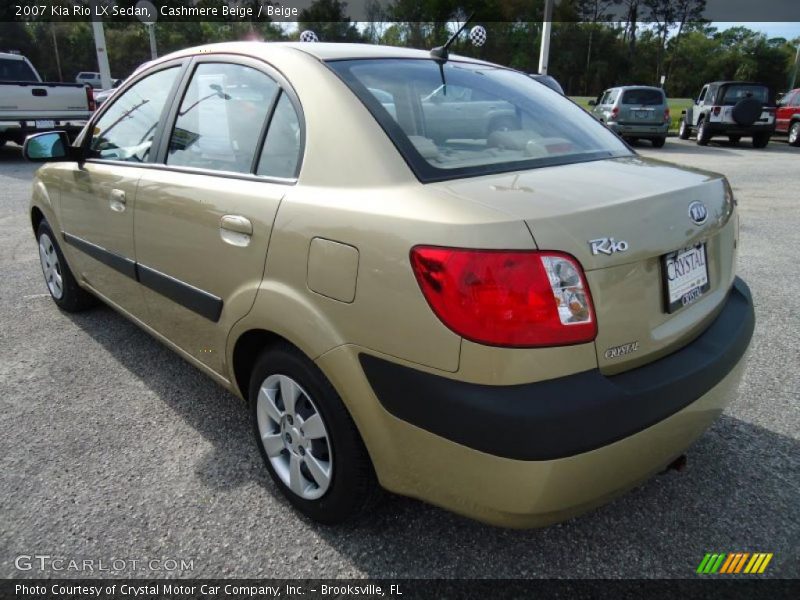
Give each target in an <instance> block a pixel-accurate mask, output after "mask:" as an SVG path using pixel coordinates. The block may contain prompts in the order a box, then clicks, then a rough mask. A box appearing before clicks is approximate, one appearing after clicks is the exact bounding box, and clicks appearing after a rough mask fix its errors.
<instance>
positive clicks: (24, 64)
mask: <svg viewBox="0 0 800 600" xmlns="http://www.w3.org/2000/svg"><path fill="white" fill-rule="evenodd" d="M94 108H95V106H94V93H93V91H92V88H90V87H88V86H85V85H83V84H79V83H44V82H42V78H41V77H39V73H37V72H36V69H34V68H33V65H32V64H31V63H30V61H29V60H28V59H27V58H25V57H24V56H21V55H19V54H7V53H4V52H0V146H2V145H3V144H5V143H6V142H7V141H13V142H16V143H17V144H22V143H23V142H24V141H25V137H26V136H28V135H30V134H32V133H36V132H39V131H48V130H52V129H61V130H64V131H66V132H67V133H68V134H69V135H70V136H73V135H77V134H78V132H79V131H80V130H81V128H82V127H83V126H84V125H85V124H86V121H87V120H88V119H89V117H90V116H91V114H92V111H93V110H94Z"/></svg>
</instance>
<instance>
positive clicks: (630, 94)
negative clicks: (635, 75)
mask: <svg viewBox="0 0 800 600" xmlns="http://www.w3.org/2000/svg"><path fill="white" fill-rule="evenodd" d="M622 103H623V104H638V105H640V106H659V105H661V104H664V93H663V92H662V91H661V90H650V89H647V88H643V89H639V90H625V92H624V93H623V94H622Z"/></svg>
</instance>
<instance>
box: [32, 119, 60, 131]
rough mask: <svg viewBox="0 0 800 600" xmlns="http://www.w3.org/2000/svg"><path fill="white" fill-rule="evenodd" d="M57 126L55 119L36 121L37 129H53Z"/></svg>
mask: <svg viewBox="0 0 800 600" xmlns="http://www.w3.org/2000/svg"><path fill="white" fill-rule="evenodd" d="M55 126H56V122H55V121H50V120H47V121H36V129H52V128H53V127H55Z"/></svg>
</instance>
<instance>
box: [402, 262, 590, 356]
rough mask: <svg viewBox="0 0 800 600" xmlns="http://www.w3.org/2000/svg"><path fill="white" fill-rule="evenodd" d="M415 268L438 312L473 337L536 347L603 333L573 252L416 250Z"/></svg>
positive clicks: (584, 339)
mask: <svg viewBox="0 0 800 600" xmlns="http://www.w3.org/2000/svg"><path fill="white" fill-rule="evenodd" d="M411 265H412V268H413V270H414V275H416V278H417V282H418V283H419V286H420V288H421V289H422V293H423V294H424V295H425V298H426V300H427V301H428V304H430V306H431V308H432V309H433V312H434V313H436V316H437V317H439V319H440V320H441V321H442V323H444V324H445V325H446V326H447V327H449V328H450V329H452V330H453V331H454V332H455V333H457V334H458V335H460V336H462V337H464V338H466V339H469V340H472V341H474V342H478V343H481V344H488V345H493V346H512V347H537V346H563V345H567V344H578V343H582V342H590V341H592V340H593V339H594V338H595V336H596V335H597V324H596V321H595V315H594V307H593V306H592V299H591V295H590V293H589V286H588V285H587V284H586V279H585V277H584V274H583V269H581V266H580V264H578V261H577V260H575V259H574V258H573V257H572V256H570V255H568V254H564V253H562V252H540V251H514V250H509V251H495V250H465V249H460V248H441V247H435V246H417V247H415V248H413V249H412V250H411Z"/></svg>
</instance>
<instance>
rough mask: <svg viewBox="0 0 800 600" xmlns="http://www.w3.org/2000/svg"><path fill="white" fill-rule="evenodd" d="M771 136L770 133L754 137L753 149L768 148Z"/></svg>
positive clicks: (758, 134)
mask: <svg viewBox="0 0 800 600" xmlns="http://www.w3.org/2000/svg"><path fill="white" fill-rule="evenodd" d="M770 137H772V136H770V134H768V133H757V134H755V135H754V136H753V148H766V147H767V144H769V140H770Z"/></svg>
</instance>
